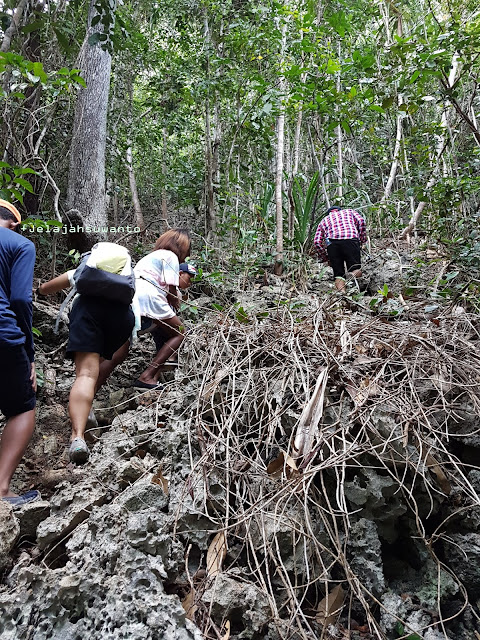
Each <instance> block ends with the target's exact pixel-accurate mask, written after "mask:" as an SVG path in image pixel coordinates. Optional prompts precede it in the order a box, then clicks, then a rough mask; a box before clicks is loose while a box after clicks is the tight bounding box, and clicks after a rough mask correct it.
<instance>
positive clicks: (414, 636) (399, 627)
mask: <svg viewBox="0 0 480 640" xmlns="http://www.w3.org/2000/svg"><path fill="white" fill-rule="evenodd" d="M395 632H396V633H397V634H398V637H401V638H402V639H403V640H422V639H421V637H420V636H419V635H418V633H411V634H409V635H408V636H406V635H405V627H404V626H403V624H402V623H401V622H397V624H396V625H395Z"/></svg>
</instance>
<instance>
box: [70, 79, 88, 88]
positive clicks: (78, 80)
mask: <svg viewBox="0 0 480 640" xmlns="http://www.w3.org/2000/svg"><path fill="white" fill-rule="evenodd" d="M71 78H72V80H73V81H74V82H76V83H77V84H79V85H80V86H82V87H83V88H84V89H86V87H87V83H86V82H85V80H84V79H83V78H82V76H71Z"/></svg>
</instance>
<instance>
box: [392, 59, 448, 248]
mask: <svg viewBox="0 0 480 640" xmlns="http://www.w3.org/2000/svg"><path fill="white" fill-rule="evenodd" d="M457 70H458V54H457V53H455V54H454V56H453V60H452V68H451V71H450V74H449V76H448V78H447V80H446V82H447V83H448V84H447V88H449V89H451V87H453V85H454V83H455V77H456V74H457ZM441 122H442V125H443V126H444V130H443V133H442V135H441V136H440V138H439V140H438V142H437V154H436V155H437V157H436V163H435V167H434V169H433V173H432V177H431V178H430V180H429V181H428V183H427V186H426V188H425V192H428V191H429V190H430V189H431V188H432V187H433V186H434V184H435V183H436V181H437V178H438V174H439V172H440V164H441V163H442V162H443V153H444V151H445V149H446V146H447V142H446V140H445V138H446V134H447V133H448V131H447V128H448V120H447V114H446V111H445V110H444V111H443V113H442V117H441ZM426 205H427V202H426V201H422V202H419V203H418V205H417V208H416V209H415V211H414V212H413V215H412V217H411V218H410V221H409V223H408V224H407V226H406V227H405V228H404V229H403V230H402V232H401V234H400V238H401V239H402V240H403V239H405V238H406V237H407V236H409V235H410V234H411V233H412V231H413V230H414V229H415V227H416V226H417V223H418V221H419V219H420V216H421V215H422V212H423V210H424V209H425V206H426Z"/></svg>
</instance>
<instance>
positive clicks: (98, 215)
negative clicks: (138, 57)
mask: <svg viewBox="0 0 480 640" xmlns="http://www.w3.org/2000/svg"><path fill="white" fill-rule="evenodd" d="M94 4H95V3H94V0H91V2H90V8H89V12H88V28H87V33H86V36H85V40H84V41H83V45H82V49H81V51H80V54H79V58H78V63H77V64H78V68H79V69H80V70H81V72H82V75H83V78H84V79H85V82H86V85H87V86H86V88H82V89H80V90H79V92H78V98H77V104H76V107H75V118H74V123H73V136H72V144H71V147H70V166H69V176H68V192H67V206H68V208H69V209H76V210H78V211H79V212H80V215H81V217H82V219H83V221H84V223H85V225H89V226H94V227H102V228H106V227H107V210H106V200H105V146H106V139H107V111H108V94H109V88H110V70H111V63H112V60H111V56H110V53H109V52H108V51H105V50H104V49H102V48H101V46H100V45H99V44H98V43H96V44H93V45H91V44H89V42H88V39H89V37H90V36H91V35H92V34H93V33H97V32H101V31H102V29H103V27H102V23H101V22H99V23H97V24H96V25H95V27H92V26H91V23H92V19H93V17H94V16H95V15H96V10H95V6H94Z"/></svg>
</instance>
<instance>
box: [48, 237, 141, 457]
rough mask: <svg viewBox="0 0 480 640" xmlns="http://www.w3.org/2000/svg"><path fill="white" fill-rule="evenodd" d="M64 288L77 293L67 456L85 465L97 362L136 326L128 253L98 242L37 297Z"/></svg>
mask: <svg viewBox="0 0 480 640" xmlns="http://www.w3.org/2000/svg"><path fill="white" fill-rule="evenodd" d="M67 287H74V292H75V293H76V294H77V295H76V297H75V299H74V302H73V306H72V309H71V311H70V325H69V337H68V344H67V356H69V357H71V358H72V359H73V360H74V362H75V371H76V378H75V382H74V383H73V386H72V389H71V391H70V397H69V403H68V410H69V414H70V420H71V423H72V442H71V445H70V450H69V457H70V460H71V461H72V462H74V463H76V464H84V463H85V462H86V461H87V460H88V457H89V449H88V447H87V444H86V443H85V440H84V434H85V428H86V425H87V420H88V417H89V414H90V412H91V410H92V403H93V398H94V395H95V391H96V385H97V379H98V375H99V370H100V362H101V359H105V360H111V358H112V357H113V354H114V353H115V352H116V351H117V350H118V349H119V348H120V347H121V346H122V345H123V344H124V343H125V342H126V341H127V340H128V338H129V336H130V334H131V333H132V330H133V328H134V326H135V317H134V313H133V311H132V308H131V306H130V304H131V302H132V299H133V296H134V293H135V277H134V274H133V269H132V264H131V258H130V254H129V252H128V250H127V249H125V247H122V246H120V245H117V244H114V243H112V242H99V243H97V244H96V245H94V247H93V248H92V251H91V252H90V253H88V254H85V255H84V256H83V257H82V260H81V262H80V265H79V266H78V267H77V269H73V270H71V271H67V272H66V273H63V274H62V275H60V276H58V277H56V278H53V279H52V280H50V281H48V282H45V283H43V284H41V285H40V286H39V287H38V289H37V293H39V294H40V295H50V294H53V293H57V291H60V290H62V289H66V288H67Z"/></svg>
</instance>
